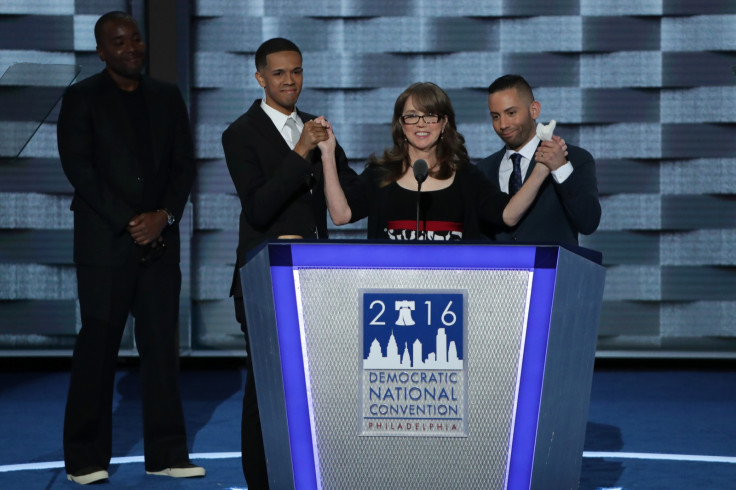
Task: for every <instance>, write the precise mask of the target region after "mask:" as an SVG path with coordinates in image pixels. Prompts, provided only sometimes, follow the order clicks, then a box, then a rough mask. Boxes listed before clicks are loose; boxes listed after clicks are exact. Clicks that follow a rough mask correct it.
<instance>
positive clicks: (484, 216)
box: [321, 82, 564, 241]
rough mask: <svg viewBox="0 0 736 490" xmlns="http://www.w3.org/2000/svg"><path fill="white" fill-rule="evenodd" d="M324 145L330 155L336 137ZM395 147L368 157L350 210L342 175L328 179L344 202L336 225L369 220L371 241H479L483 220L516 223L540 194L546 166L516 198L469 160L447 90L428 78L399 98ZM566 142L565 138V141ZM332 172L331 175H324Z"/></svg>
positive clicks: (328, 190)
mask: <svg viewBox="0 0 736 490" xmlns="http://www.w3.org/2000/svg"><path fill="white" fill-rule="evenodd" d="M329 133H330V137H329V140H328V141H326V142H323V143H321V145H325V146H326V147H327V148H323V149H322V150H323V151H322V154H323V155H325V154H328V155H331V154H333V153H334V152H332V151H325V150H329V146H330V145H335V137H334V134H332V131H331V130H330V132H329ZM391 137H392V139H393V146H391V147H389V148H386V149H385V150H384V151H383V155H382V156H380V157H379V156H376V155H375V154H374V155H372V156H371V157H370V159H369V160H368V163H367V164H366V168H365V170H364V171H363V173H362V175H361V180H362V182H363V186H362V192H363V195H362V196H360V198H359V199H352V198H353V197H355V196H351V202H352V203H353V206H352V207H348V205H347V200H346V199H345V195H344V194H343V190H342V188H341V187H340V185H339V181H337V179H332V184H331V185H330V183H329V180H330V179H327V178H326V179H325V183H326V185H325V194H326V197H327V201H328V203H330V202H331V203H340V205H341V206H343V207H344V209H343V210H342V212H340V213H336V215H339V216H340V218H339V219H335V217H336V216H334V215H333V216H332V219H333V222H335V224H336V225H341V224H345V223H348V222H354V221H357V220H359V219H362V218H364V217H366V216H367V217H368V238H386V239H392V240H445V241H446V240H476V239H482V237H483V236H482V234H481V231H480V223H481V222H485V223H487V224H489V225H491V226H493V227H504V226H514V225H515V224H516V223H518V221H519V220H520V219H521V218H522V216H523V215H524V212H525V211H526V210H527V208H528V207H529V206H530V204H531V203H532V201H533V200H534V198H535V197H536V195H537V192H538V191H539V188H540V186H541V184H542V182H543V181H544V179H545V178H546V177H547V175H549V172H550V171H549V169H548V168H547V167H545V166H544V165H537V166H535V167H534V171H533V172H532V175H531V176H530V177H529V178H528V179H527V180H526V181H525V182H524V184H523V186H522V187H521V188H520V189H519V191H518V192H517V193H516V194H515V195H514V196H513V197H509V195H508V194H506V193H504V192H501V191H498V190H494V188H493V186H492V185H491V184H490V182H489V181H488V180H487V179H486V177H485V176H484V175H483V173H482V172H480V171H479V170H478V169H477V168H476V167H475V166H474V165H472V164H471V163H470V159H469V157H468V151H467V149H466V148H465V138H464V137H463V135H462V134H460V133H459V132H458V131H457V126H456V124H455V111H454V109H453V108H452V103H451V102H450V98H449V97H448V96H447V94H446V93H445V91H444V90H442V89H441V88H440V87H438V86H437V85H435V84H433V83H430V82H420V83H415V84H413V85H411V86H409V87H408V88H407V89H406V90H404V91H403V92H402V93H401V95H399V97H398V98H397V99H396V103H395V104H394V111H393V118H392V121H391ZM560 144H561V145H564V141H563V142H561V143H560ZM326 177H327V174H326Z"/></svg>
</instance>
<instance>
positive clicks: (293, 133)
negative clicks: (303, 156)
mask: <svg viewBox="0 0 736 490" xmlns="http://www.w3.org/2000/svg"><path fill="white" fill-rule="evenodd" d="M285 126H286V128H287V129H288V133H289V139H290V140H291V144H290V145H289V146H290V147H291V149H292V150H293V149H294V147H295V146H296V144H297V143H298V142H299V136H301V133H299V128H297V127H296V121H295V120H294V119H292V118H288V119H287V120H286V124H285Z"/></svg>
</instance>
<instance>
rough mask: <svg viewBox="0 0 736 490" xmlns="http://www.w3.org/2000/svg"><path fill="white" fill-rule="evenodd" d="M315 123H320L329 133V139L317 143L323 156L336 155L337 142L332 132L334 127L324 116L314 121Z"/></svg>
mask: <svg viewBox="0 0 736 490" xmlns="http://www.w3.org/2000/svg"><path fill="white" fill-rule="evenodd" d="M314 122H315V123H319V124H320V125H321V126H322V127H323V128H324V129H325V130H326V131H327V139H325V140H323V141H320V142H319V143H317V146H318V147H319V149H320V151H321V152H322V154H330V153H334V152H335V146H336V144H337V142H336V141H335V133H334V132H333V131H332V125H331V124H330V123H329V122H328V121H327V119H325V118H324V116H319V117H318V118H317V119H314Z"/></svg>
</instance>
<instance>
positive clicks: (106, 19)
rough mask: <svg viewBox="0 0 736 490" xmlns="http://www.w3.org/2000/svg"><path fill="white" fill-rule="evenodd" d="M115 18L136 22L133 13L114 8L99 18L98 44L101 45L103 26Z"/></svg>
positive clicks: (96, 30)
mask: <svg viewBox="0 0 736 490" xmlns="http://www.w3.org/2000/svg"><path fill="white" fill-rule="evenodd" d="M113 20H129V21H131V22H132V23H134V24H136V21H135V19H134V18H133V16H132V15H130V14H128V13H125V12H120V11H119V10H113V11H112V12H108V13H106V14H103V15H102V17H100V18H99V19H97V22H96V23H95V42H97V45H98V46H99V45H100V39H101V38H102V28H103V27H104V26H105V24H107V23H108V22H111V21H113Z"/></svg>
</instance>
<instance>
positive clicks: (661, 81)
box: [0, 0, 736, 356]
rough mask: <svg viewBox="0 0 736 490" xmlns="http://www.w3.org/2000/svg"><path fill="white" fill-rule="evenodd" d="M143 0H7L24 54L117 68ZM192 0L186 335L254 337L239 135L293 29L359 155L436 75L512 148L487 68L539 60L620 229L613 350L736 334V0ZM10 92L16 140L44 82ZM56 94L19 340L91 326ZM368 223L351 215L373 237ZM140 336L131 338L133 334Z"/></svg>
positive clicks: (536, 66)
mask: <svg viewBox="0 0 736 490" xmlns="http://www.w3.org/2000/svg"><path fill="white" fill-rule="evenodd" d="M180 3H181V2H180ZM130 5H131V4H130V2H125V1H102V0H99V1H94V0H76V1H75V0H63V1H62V0H59V1H54V2H51V1H43V0H2V1H1V2H0V72H2V71H4V70H5V69H6V68H8V67H9V66H10V65H11V64H13V63H17V62H26V63H43V64H72V65H74V64H77V65H80V67H81V70H82V72H81V74H80V77H82V78H83V77H86V76H88V75H90V74H91V73H94V72H96V71H98V70H100V69H101V68H102V65H101V64H100V62H99V61H98V60H97V57H96V55H95V53H94V47H95V46H94V45H95V43H94V38H93V35H92V27H93V25H94V22H95V20H96V19H97V18H98V17H99V15H100V14H101V13H103V12H105V11H107V10H111V9H122V10H125V9H126V8H130ZM188 11H189V12H190V13H191V24H190V25H191V37H190V39H191V43H189V44H191V46H189V44H187V45H186V46H183V49H190V59H191V66H192V73H191V78H190V80H188V82H189V83H187V84H186V85H183V86H189V87H191V91H190V92H189V93H188V94H187V97H188V100H189V101H190V110H191V115H192V121H193V128H194V130H195V138H196V143H197V156H198V165H199V177H198V180H197V183H196V185H195V191H194V193H193V195H192V205H191V206H190V209H189V214H188V216H187V218H186V220H185V229H184V235H185V237H186V238H188V240H185V241H186V242H187V246H185V250H184V252H185V257H188V260H187V261H186V262H185V264H184V273H185V286H184V291H183V298H182V311H183V317H182V333H183V335H182V351H183V352H185V353H186V352H192V353H195V354H197V353H207V354H213V353H225V354H227V353H238V354H239V353H240V352H241V351H242V338H241V336H240V334H239V329H238V326H237V324H236V323H235V321H234V318H233V310H232V304H231V302H230V300H229V299H228V298H227V295H228V289H229V285H230V280H231V275H232V268H233V264H234V260H235V246H236V242H237V216H238V212H239V202H238V200H237V197H236V196H235V193H234V188H233V185H232V183H231V182H230V178H229V175H228V173H227V169H226V166H225V163H224V157H223V153H222V147H221V145H220V135H221V133H222V131H223V130H224V129H225V128H226V127H227V125H228V124H229V123H230V122H232V121H233V120H234V119H235V118H236V117H238V116H239V115H240V114H241V113H242V112H244V111H245V110H246V109H247V107H248V106H249V105H250V103H251V102H252V101H253V99H255V98H259V97H261V96H262V91H261V89H260V88H259V87H258V85H257V83H256V81H255V78H254V71H255V68H254V61H253V58H254V52H255V49H256V48H257V47H258V45H259V44H260V43H261V42H262V41H263V40H265V39H268V38H271V37H275V36H282V37H288V38H290V39H292V40H294V41H295V42H296V43H297V44H298V45H299V46H300V47H301V49H302V51H303V55H304V68H305V74H304V80H305V81H304V86H305V90H304V91H303V93H302V97H301V99H300V102H299V106H300V107H301V108H303V109H305V110H307V111H308V112H312V113H317V114H324V115H325V116H326V117H327V118H328V119H329V120H330V121H331V122H332V123H333V125H334V127H335V131H336V134H337V136H338V140H339V141H340V143H341V144H342V145H343V147H344V148H345V150H346V152H347V154H348V155H349V157H350V158H351V164H352V165H353V166H354V168H355V169H356V170H358V171H359V170H360V169H361V168H362V165H363V163H364V161H365V159H366V158H367V157H368V156H369V155H370V154H371V153H373V152H378V151H381V150H382V149H383V147H384V146H386V145H387V144H388V142H389V125H388V123H389V121H390V118H391V110H392V107H393V102H394V100H395V98H396V97H397V95H398V94H399V93H400V92H401V91H402V90H403V89H404V88H405V87H406V86H408V85H409V84H411V83H413V82H416V81H432V82H435V83H437V84H438V85H440V86H442V87H443V88H444V89H445V90H446V91H447V92H448V93H449V94H450V96H451V97H452V100H453V104H454V106H455V109H456V112H457V120H458V124H459V129H460V131H461V132H462V133H463V134H464V135H465V138H466V140H467V143H468V149H469V151H470V155H471V157H472V158H474V159H479V158H482V157H484V156H486V155H488V154H490V153H491V152H493V151H495V150H497V149H499V148H500V147H501V146H502V143H501V141H500V140H499V139H498V138H497V137H496V136H495V134H494V133H493V130H492V127H491V123H490V118H489V116H488V109H487V105H486V104H487V102H486V101H487V95H486V87H487V86H488V84H489V83H490V82H491V81H493V79H495V78H496V77H497V76H500V75H502V74H504V73H520V74H522V75H524V76H525V77H526V78H527V79H528V80H529V81H530V83H531V84H532V85H533V87H534V90H535V96H536V98H537V99H538V100H540V101H541V104H542V113H541V116H540V119H541V120H542V121H544V122H547V121H548V120H550V119H556V120H557V121H558V128H559V129H558V130H557V132H558V134H560V135H562V136H563V137H564V138H565V139H566V140H567V141H569V142H570V143H574V144H577V145H580V146H582V147H584V148H586V149H588V150H589V151H590V152H591V153H592V154H593V155H594V156H595V157H596V159H597V163H598V167H597V169H598V177H599V189H600V192H601V196H602V205H603V218H602V222H601V226H600V228H599V230H598V231H597V232H596V233H595V234H594V235H592V236H590V237H584V239H583V240H582V244H583V245H584V246H588V247H590V248H594V249H598V250H601V251H602V252H603V254H604V263H605V265H606V267H607V270H608V275H607V282H606V290H605V296H604V307H603V315H602V319H601V329H600V336H599V345H598V347H599V355H620V354H622V353H626V354H631V353H640V354H642V355H671V354H673V353H683V352H684V353H686V355H718V356H732V355H733V354H734V353H736V245H734V244H735V243H736V165H734V164H735V163H736V159H735V158H734V155H736V77H734V71H733V66H735V65H736V28H734V26H736V2H732V1H726V0H713V1H708V2H702V1H697V0H690V1H686V0H677V1H675V0H657V1H655V0H620V1H616V0H567V1H555V2H542V1H532V0H523V1H520V0H514V1H512V0H505V1H503V0H491V1H468V0H455V1H440V0H407V1H404V2H395V1H388V0H354V1H348V0H343V1H339V0H333V1H330V0H313V1H309V2H300V1H298V0H294V1H284V0H277V1H273V0H261V1H235V0H231V1H226V0H213V1H204V0H202V1H199V2H193V3H191V4H189V5H188ZM184 39H187V38H184ZM29 83H35V82H29ZM57 85H61V84H60V83H57ZM37 89H38V87H37ZM46 90H47V91H48V90H52V89H48V88H47V89H46ZM37 92H38V91H37ZM8 101H9V102H8ZM13 101H16V102H15V103H14V102H13ZM17 101H23V102H17ZM0 102H3V104H2V105H0V132H2V135H3V136H2V140H3V141H7V140H8V138H9V136H7V135H12V134H16V133H18V132H22V131H23V130H24V129H25V128H26V127H27V125H28V121H25V120H24V116H23V114H25V112H24V111H25V109H26V108H27V107H28V106H29V105H28V104H29V103H30V102H29V101H28V100H27V98H24V97H23V94H22V91H20V88H19V87H6V86H0ZM14 104H15V105H14ZM57 111H58V107H57V108H56V109H55V110H54V111H52V113H51V115H50V117H49V118H48V119H47V120H46V122H45V123H44V124H43V125H41V127H40V129H39V130H38V132H37V133H36V134H35V136H34V137H33V139H32V140H31V141H30V143H29V145H28V146H27V147H26V149H25V150H24V152H23V153H22V155H21V158H19V159H10V158H8V157H9V156H11V155H9V152H10V150H9V149H8V148H7V146H8V145H7V144H6V143H0V153H2V154H0V157H5V158H2V160H0V350H3V352H5V353H7V354H14V353H18V352H25V353H29V352H40V351H41V350H43V351H51V350H57V351H59V352H68V349H69V348H70V347H71V345H72V343H73V335H74V333H75V332H76V330H77V329H78V328H79V319H78V316H79V315H78V311H77V306H76V299H75V298H76V290H75V288H76V283H75V277H74V269H73V265H72V263H71V257H72V254H71V238H72V234H71V227H72V216H71V212H69V211H68V207H69V201H70V193H71V189H70V187H69V184H68V183H67V182H66V179H65V178H64V175H63V173H62V172H61V168H60V165H59V162H58V155H57V152H56V138H55V122H56V112H57ZM363 227H364V223H357V224H355V225H351V226H349V227H343V228H340V229H337V230H332V232H331V233H332V235H333V236H336V237H349V238H357V237H362V236H363V233H364V232H363ZM186 278H188V279H189V280H188V281H186ZM125 342H126V343H125V346H126V347H127V348H132V337H130V336H129V335H128V336H127V337H126V340H125Z"/></svg>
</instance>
